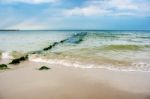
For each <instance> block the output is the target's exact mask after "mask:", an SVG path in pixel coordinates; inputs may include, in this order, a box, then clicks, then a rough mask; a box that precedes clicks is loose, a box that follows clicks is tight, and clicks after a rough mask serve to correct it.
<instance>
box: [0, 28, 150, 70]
mask: <svg viewBox="0 0 150 99" xmlns="http://www.w3.org/2000/svg"><path fill="white" fill-rule="evenodd" d="M83 32H87V34H86V35H84V37H81V34H82V33H83ZM77 33H79V36H74V35H75V34H77ZM80 33H81V34H80ZM68 38H69V41H66V42H63V43H59V44H57V45H56V46H54V47H53V48H52V49H50V50H47V51H43V52H42V53H39V54H30V55H29V60H30V61H36V62H48V63H50V64H62V65H64V66H74V67H81V68H108V69H116V70H141V71H150V31H0V45H1V46H0V50H1V52H0V56H1V57H2V58H11V59H13V58H17V57H20V56H22V55H24V54H25V53H28V52H30V51H38V50H41V49H43V48H46V47H48V46H49V45H51V44H53V43H54V42H60V41H61V40H64V39H68ZM71 40H72V41H71Z"/></svg>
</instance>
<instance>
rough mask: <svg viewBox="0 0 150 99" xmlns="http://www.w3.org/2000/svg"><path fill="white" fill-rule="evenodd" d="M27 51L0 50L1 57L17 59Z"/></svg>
mask: <svg viewBox="0 0 150 99" xmlns="http://www.w3.org/2000/svg"><path fill="white" fill-rule="evenodd" d="M24 54H25V53H24V52H19V51H7V52H6V51H1V52H0V57H1V59H15V58H19V57H21V56H23V55H24Z"/></svg>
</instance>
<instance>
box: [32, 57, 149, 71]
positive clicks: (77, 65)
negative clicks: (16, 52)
mask: <svg viewBox="0 0 150 99" xmlns="http://www.w3.org/2000/svg"><path fill="white" fill-rule="evenodd" d="M29 61H32V62H41V63H48V64H52V65H62V66H67V67H75V68H82V69H92V68H101V69H108V70H114V71H140V72H150V66H149V65H146V67H145V64H146V63H137V64H138V65H136V66H134V65H135V63H133V64H132V65H133V66H132V65H131V66H128V67H114V66H111V65H109V66H106V65H105V66H104V65H95V64H83V63H80V62H72V61H69V60H63V59H62V60H59V59H44V58H40V57H37V58H36V57H32V56H31V57H29ZM139 64H140V66H139Z"/></svg>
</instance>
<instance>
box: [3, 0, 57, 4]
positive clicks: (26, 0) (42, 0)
mask: <svg viewBox="0 0 150 99" xmlns="http://www.w3.org/2000/svg"><path fill="white" fill-rule="evenodd" d="M57 1H59V0H1V1H0V2H2V3H16V2H19V3H28V4H40V3H55V2H57Z"/></svg>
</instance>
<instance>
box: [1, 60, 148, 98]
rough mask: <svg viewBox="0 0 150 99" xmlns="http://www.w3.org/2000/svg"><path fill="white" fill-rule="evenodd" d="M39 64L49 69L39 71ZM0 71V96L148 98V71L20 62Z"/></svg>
mask: <svg viewBox="0 0 150 99" xmlns="http://www.w3.org/2000/svg"><path fill="white" fill-rule="evenodd" d="M42 65H47V66H48V67H50V68H51V69H50V70H46V71H39V70H37V68H39V67H40V66H42ZM12 67H14V69H10V70H6V71H1V72H0V99H150V84H149V83H150V72H124V71H111V70H105V69H81V68H74V67H64V66H59V65H48V64H45V63H34V62H24V63H22V64H20V65H17V66H12Z"/></svg>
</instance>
